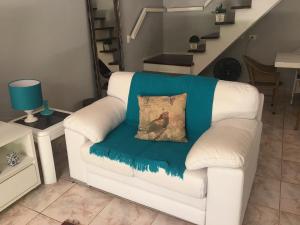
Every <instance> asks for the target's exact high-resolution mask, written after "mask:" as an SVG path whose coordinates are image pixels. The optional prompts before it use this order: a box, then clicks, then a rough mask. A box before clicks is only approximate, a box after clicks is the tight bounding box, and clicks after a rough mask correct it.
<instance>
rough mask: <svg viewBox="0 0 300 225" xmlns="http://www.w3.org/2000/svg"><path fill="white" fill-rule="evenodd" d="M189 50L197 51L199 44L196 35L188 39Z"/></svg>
mask: <svg viewBox="0 0 300 225" xmlns="http://www.w3.org/2000/svg"><path fill="white" fill-rule="evenodd" d="M189 42H190V50H197V49H198V46H199V42H200V38H199V37H198V36H196V35H193V36H192V37H190V40H189Z"/></svg>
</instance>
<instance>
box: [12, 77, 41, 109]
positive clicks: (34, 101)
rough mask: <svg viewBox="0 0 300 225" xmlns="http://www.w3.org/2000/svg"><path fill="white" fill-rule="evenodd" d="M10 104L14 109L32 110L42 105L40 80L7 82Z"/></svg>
mask: <svg viewBox="0 0 300 225" xmlns="http://www.w3.org/2000/svg"><path fill="white" fill-rule="evenodd" d="M8 88H9V94H10V100H11V105H12V107H13V108H14V109H16V110H33V109H36V108H38V107H40V106H42V105H43V96H42V88H41V82H40V81H38V80H17V81H13V82H10V83H9V84H8Z"/></svg>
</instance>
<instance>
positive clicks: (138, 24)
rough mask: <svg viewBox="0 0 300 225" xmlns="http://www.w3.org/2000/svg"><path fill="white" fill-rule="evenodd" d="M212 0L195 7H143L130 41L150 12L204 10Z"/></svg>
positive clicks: (129, 37)
mask: <svg viewBox="0 0 300 225" xmlns="http://www.w3.org/2000/svg"><path fill="white" fill-rule="evenodd" d="M212 1H213V0H207V1H206V2H205V3H204V5H203V6H194V7H170V8H165V7H164V8H143V10H142V12H141V14H140V16H139V18H138V20H137V22H136V24H135V26H134V28H133V30H132V32H131V34H130V35H129V36H128V42H129V41H130V39H132V40H134V39H135V38H136V36H137V34H138V32H139V31H140V29H141V27H142V25H143V23H144V20H145V19H146V16H147V14H148V13H164V12H191V11H203V10H204V8H206V7H207V6H208V5H209V4H210V3H211V2H212Z"/></svg>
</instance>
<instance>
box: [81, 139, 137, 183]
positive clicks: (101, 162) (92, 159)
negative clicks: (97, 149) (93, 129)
mask: <svg viewBox="0 0 300 225" xmlns="http://www.w3.org/2000/svg"><path fill="white" fill-rule="evenodd" d="M92 145H93V143H91V142H88V143H86V144H85V145H83V146H82V147H81V149H80V153H81V156H82V159H83V160H84V161H85V162H86V163H89V164H92V165H95V166H98V167H101V168H103V169H106V170H109V171H112V172H115V173H118V174H121V175H124V176H129V177H133V175H134V174H133V169H132V168H131V167H130V166H128V165H126V164H124V163H119V162H117V161H114V160H110V159H107V158H104V157H98V156H96V155H94V154H90V147H91V146H92Z"/></svg>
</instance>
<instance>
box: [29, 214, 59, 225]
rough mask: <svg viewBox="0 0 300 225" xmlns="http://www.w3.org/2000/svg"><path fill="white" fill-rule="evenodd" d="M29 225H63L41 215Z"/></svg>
mask: <svg viewBox="0 0 300 225" xmlns="http://www.w3.org/2000/svg"><path fill="white" fill-rule="evenodd" d="M27 225H61V223H60V222H58V221H56V220H54V219H51V218H49V217H47V216H44V215H41V214H39V215H38V216H36V217H35V218H34V219H33V220H31V221H30V222H29V223H28V224H27Z"/></svg>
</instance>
